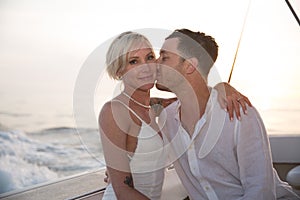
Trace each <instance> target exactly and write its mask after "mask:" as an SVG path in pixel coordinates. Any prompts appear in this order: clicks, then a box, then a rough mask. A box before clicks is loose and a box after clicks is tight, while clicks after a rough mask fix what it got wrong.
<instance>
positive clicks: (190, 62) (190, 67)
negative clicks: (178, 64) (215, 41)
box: [185, 57, 198, 74]
mask: <svg viewBox="0 0 300 200" xmlns="http://www.w3.org/2000/svg"><path fill="white" fill-rule="evenodd" d="M185 62H186V66H185V68H186V73H187V74H191V73H193V72H194V71H195V70H197V66H198V60H197V59H196V58H194V57H193V58H189V59H186V60H185Z"/></svg>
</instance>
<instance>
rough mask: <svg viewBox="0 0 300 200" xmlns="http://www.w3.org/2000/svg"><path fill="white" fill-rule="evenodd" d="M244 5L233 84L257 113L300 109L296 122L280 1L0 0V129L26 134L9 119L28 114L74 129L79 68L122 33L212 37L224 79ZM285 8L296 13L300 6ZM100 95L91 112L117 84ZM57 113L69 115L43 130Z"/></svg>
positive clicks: (290, 54) (297, 73) (298, 34)
mask: <svg viewBox="0 0 300 200" xmlns="http://www.w3.org/2000/svg"><path fill="white" fill-rule="evenodd" d="M249 2H251V3H250V6H249V12H248V15H247V19H246V24H245V27H244V31H243V35H242V39H241V44H240V48H239V52H238V57H237V60H236V64H235V69H234V72H233V77H232V82H231V84H232V85H233V86H234V87H236V88H237V89H238V90H240V91H241V92H242V93H244V94H245V95H246V96H248V97H249V98H250V99H251V101H252V102H253V103H254V104H255V105H256V106H257V107H258V108H259V109H260V110H261V111H267V110H268V109H270V108H273V107H274V106H275V107H276V109H286V108H288V109H293V110H298V114H293V116H294V118H293V119H292V120H296V119H299V117H298V116H299V113H300V106H299V105H297V102H299V99H300V93H299V92H298V91H299V89H300V81H299V80H298V77H300V70H299V66H300V59H299V56H298V55H297V52H300V29H299V25H298V24H297V22H296V20H295V19H294V18H293V16H292V14H291V12H290V11H289V9H288V7H287V5H286V4H285V2H284V1H279V0H275V1H274V0H264V1H261V0H251V1H247V0H227V1H222V0H211V1H204V0H200V1H199V0H186V1H184V2H174V1H169V0H167V1H158V0H154V1H138V0H128V1H117V0H111V1H96V0H85V1H83V0H43V1H40V0H0V44H1V45H0V70H1V73H0V99H1V101H0V114H1V113H2V115H0V124H2V125H7V126H10V127H17V128H18V127H22V128H24V129H30V128H32V127H31V126H30V125H28V122H27V121H26V120H25V121H24V122H22V120H18V121H14V119H13V118H12V117H10V118H9V117H7V115H10V116H14V115H21V116H22V115H23V116H24V119H25V117H26V115H28V113H30V115H31V117H32V119H34V120H39V123H40V125H41V127H43V126H50V125H53V126H58V125H61V126H63V125H64V124H72V123H73V122H72V121H70V119H69V118H70V115H72V111H73V110H72V109H73V107H72V106H73V105H72V102H73V99H72V98H73V91H74V85H75V83H76V78H77V76H78V73H79V71H80V69H81V68H82V66H83V64H84V63H85V61H86V60H87V58H88V57H89V55H90V54H91V53H92V52H94V50H95V49H96V48H97V47H99V46H101V45H102V44H104V43H107V41H108V40H109V39H111V38H112V37H114V36H116V35H118V34H119V33H121V32H124V31H127V30H140V29H145V28H155V29H166V30H174V29H176V28H189V29H191V30H194V31H202V32H205V33H207V34H209V35H212V36H214V37H215V39H216V41H217V42H218V44H219V46H220V49H219V57H218V60H217V62H216V69H217V70H218V72H219V73H220V75H221V78H222V80H223V81H227V79H228V76H229V72H230V68H231V65H232V62H233V57H234V54H235V51H236V48H237V43H238V40H239V37H240V34H241V31H242V27H243V22H244V19H245V16H246V11H247V8H248V4H249ZM290 2H291V3H292V4H293V5H294V8H295V9H297V12H298V13H299V10H300V0H293V1H292V0H290ZM117 87H119V86H117ZM97 90H98V91H101V92H102V95H100V96H101V97H99V95H97V94H95V99H96V100H95V101H96V102H97V105H96V106H95V110H96V111H95V113H97V111H99V109H100V108H101V105H102V104H103V102H104V100H105V99H106V98H107V97H108V98H110V97H111V94H112V92H114V91H115V90H116V86H115V83H114V82H109V80H108V79H107V78H105V77H104V76H102V79H101V80H99V85H98V88H97ZM96 93H97V92H96ZM103 93H104V94H106V95H103ZM103 96H105V98H104V97H103ZM103 98H104V99H103ZM282 106H284V107H282ZM45 113H47V114H48V118H47V119H43V118H42V117H41V116H45ZM279 114H280V113H279ZM59 115H67V116H61V121H60V122H55V123H54V124H46V122H45V121H47V123H48V122H49V121H51V117H53V118H55V116H59ZM3 116H4V117H3ZM49 116H50V118H49ZM265 116H268V113H267V114H265ZM269 123H273V122H269ZM26 124H27V125H26ZM298 128H299V132H300V127H297V129H298ZM293 131H294V130H293Z"/></svg>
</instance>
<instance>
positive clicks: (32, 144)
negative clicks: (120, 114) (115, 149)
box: [0, 127, 104, 193]
mask: <svg viewBox="0 0 300 200" xmlns="http://www.w3.org/2000/svg"><path fill="white" fill-rule="evenodd" d="M78 131H80V134H81V136H80V135H78ZM98 135H99V134H98V130H94V129H82V130H76V129H74V128H68V127H57V128H50V129H44V130H40V131H37V132H24V131H17V130H5V129H4V128H1V129H0V146H1V148H0V193H3V192H8V191H12V190H18V189H22V188H26V187H29V186H33V185H35V184H39V183H44V182H48V181H55V180H56V179H59V178H62V177H66V176H70V175H74V174H79V173H83V172H87V171H92V170H96V169H99V168H102V167H104V164H103V162H102V161H101V160H103V156H102V149H101V145H99V144H100V139H99V136H98ZM82 137H85V138H88V139H89V140H88V141H85V142H86V143H88V145H86V144H84V143H85V142H84V141H83V139H82Z"/></svg>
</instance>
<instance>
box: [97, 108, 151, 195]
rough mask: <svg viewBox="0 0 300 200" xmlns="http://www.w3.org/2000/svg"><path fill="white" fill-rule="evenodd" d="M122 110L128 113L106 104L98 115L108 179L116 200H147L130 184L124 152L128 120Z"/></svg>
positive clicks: (128, 169)
mask: <svg viewBox="0 0 300 200" xmlns="http://www.w3.org/2000/svg"><path fill="white" fill-rule="evenodd" d="M112 104H113V105H112ZM112 106H114V109H112ZM122 110H123V113H128V112H124V108H122V107H121V105H118V104H117V103H107V104H105V105H104V106H103V108H102V110H101V112H100V115H99V130H100V135H101V142H102V148H103V153H104V157H105V161H106V164H107V170H108V174H109V179H110V182H111V184H112V186H113V189H114V192H115V194H116V196H117V199H141V200H142V199H148V198H147V197H145V196H144V195H143V194H141V193H140V192H139V191H137V190H135V189H134V184H133V183H132V181H131V182H130V180H132V179H131V173H130V167H129V158H128V152H127V151H126V145H127V143H126V142H127V132H126V131H128V130H129V127H130V123H129V122H130V120H128V119H129V118H128V117H126V116H124V115H122Z"/></svg>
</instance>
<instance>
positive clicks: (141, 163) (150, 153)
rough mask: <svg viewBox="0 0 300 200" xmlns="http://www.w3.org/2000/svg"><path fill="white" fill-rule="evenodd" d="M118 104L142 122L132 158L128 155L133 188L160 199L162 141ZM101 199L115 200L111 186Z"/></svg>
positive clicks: (162, 163)
mask: <svg viewBox="0 0 300 200" xmlns="http://www.w3.org/2000/svg"><path fill="white" fill-rule="evenodd" d="M116 101H117V100H116ZM118 102H120V103H121V104H123V105H124V106H125V107H126V108H127V109H128V110H130V112H132V113H133V114H134V115H135V116H136V117H137V118H138V119H139V120H140V121H141V122H142V125H141V128H140V132H139V134H138V137H137V139H138V140H137V147H136V150H135V152H134V155H133V156H132V157H131V156H129V155H128V157H129V165H130V171H131V174H132V179H133V183H134V188H135V189H136V190H138V191H139V192H141V193H142V194H144V195H145V196H147V197H148V198H150V199H153V200H156V199H160V196H161V190H162V185H163V180H164V167H165V163H164V162H165V155H164V150H163V140H162V138H161V137H160V135H159V134H158V133H157V132H156V131H155V130H154V129H153V128H152V127H151V126H150V125H148V124H147V123H146V122H145V121H143V120H142V119H141V118H140V117H139V116H138V115H137V114H136V113H135V112H134V111H133V110H132V109H131V108H129V107H128V106H127V105H126V104H124V103H123V102H121V101H118ZM102 199H103V200H113V199H117V198H116V196H115V193H114V190H113V187H112V185H111V184H109V185H108V186H107V187H106V190H105V193H104V196H103V198H102Z"/></svg>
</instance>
